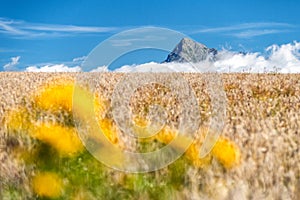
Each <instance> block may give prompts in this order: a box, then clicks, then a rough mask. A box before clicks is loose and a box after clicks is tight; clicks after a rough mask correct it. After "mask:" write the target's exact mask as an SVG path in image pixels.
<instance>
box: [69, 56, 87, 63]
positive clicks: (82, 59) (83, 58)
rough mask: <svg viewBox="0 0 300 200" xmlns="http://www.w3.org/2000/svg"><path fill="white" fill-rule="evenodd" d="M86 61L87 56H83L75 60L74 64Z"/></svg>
mask: <svg viewBox="0 0 300 200" xmlns="http://www.w3.org/2000/svg"><path fill="white" fill-rule="evenodd" d="M85 59H86V56H81V57H77V58H73V60H72V61H73V62H82V61H84V60H85Z"/></svg>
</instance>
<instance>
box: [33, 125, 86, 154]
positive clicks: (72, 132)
mask: <svg viewBox="0 0 300 200" xmlns="http://www.w3.org/2000/svg"><path fill="white" fill-rule="evenodd" d="M32 136H33V137H35V138H37V139H39V140H41V141H43V142H45V143H47V144H49V145H51V146H52V147H53V148H55V149H56V150H57V151H58V152H59V153H61V154H63V155H68V154H74V153H77V152H79V151H82V150H83V145H82V142H81V140H80V138H79V137H78V135H77V132H76V129H75V128H70V127H66V126H61V125H57V124H50V123H41V124H39V125H37V126H36V127H35V128H34V131H33V132H32Z"/></svg>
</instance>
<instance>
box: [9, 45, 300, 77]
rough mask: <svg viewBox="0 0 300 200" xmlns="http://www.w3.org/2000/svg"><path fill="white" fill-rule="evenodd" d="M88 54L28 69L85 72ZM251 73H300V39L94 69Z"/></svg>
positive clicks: (14, 61) (28, 69) (30, 70)
mask: <svg viewBox="0 0 300 200" xmlns="http://www.w3.org/2000/svg"><path fill="white" fill-rule="evenodd" d="M84 59H86V57H80V58H74V59H73V62H71V63H67V64H66V63H65V64H47V65H42V66H39V67H38V66H30V67H27V68H26V71H28V72H80V71H85V70H84V69H82V68H81V67H80V63H79V61H80V62H82V61H83V60H84ZM18 60H19V57H14V58H12V62H11V63H8V64H7V67H8V66H10V65H13V64H17V63H18ZM109 71H113V72H207V71H218V72H223V73H228V72H247V73H248V72H249V73H265V72H267V73H269V72H278V73H300V42H296V41H295V42H293V43H289V44H283V45H280V46H279V45H272V46H269V47H268V48H266V50H265V52H264V54H261V53H258V52H254V53H236V52H232V51H229V50H222V51H219V53H218V55H217V59H216V61H214V62H209V61H203V62H201V63H193V64H191V63H155V62H150V63H144V64H139V65H124V66H121V67H120V68H117V69H115V70H109V69H108V67H107V66H100V67H96V68H95V69H94V70H92V72H109Z"/></svg>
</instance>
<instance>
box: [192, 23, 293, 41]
mask: <svg viewBox="0 0 300 200" xmlns="http://www.w3.org/2000/svg"><path fill="white" fill-rule="evenodd" d="M293 28H295V26H294V25H292V24H288V23H279V22H258V23H242V24H236V25H231V26H222V27H213V28H202V29H199V30H196V31H194V32H193V33H223V34H226V35H231V36H234V37H238V38H251V37H256V36H261V35H267V34H276V33H282V32H288V31H290V30H292V29H293Z"/></svg>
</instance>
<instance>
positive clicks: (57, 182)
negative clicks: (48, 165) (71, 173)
mask: <svg viewBox="0 0 300 200" xmlns="http://www.w3.org/2000/svg"><path fill="white" fill-rule="evenodd" d="M62 186H63V185H62V179H61V178H60V177H59V176H58V175H57V174H55V173H52V172H43V173H40V174H37V175H36V176H35V177H34V178H33V180H32V187H33V191H34V192H35V193H36V194H37V195H38V196H41V197H48V198H57V197H59V196H61V194H62Z"/></svg>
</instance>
